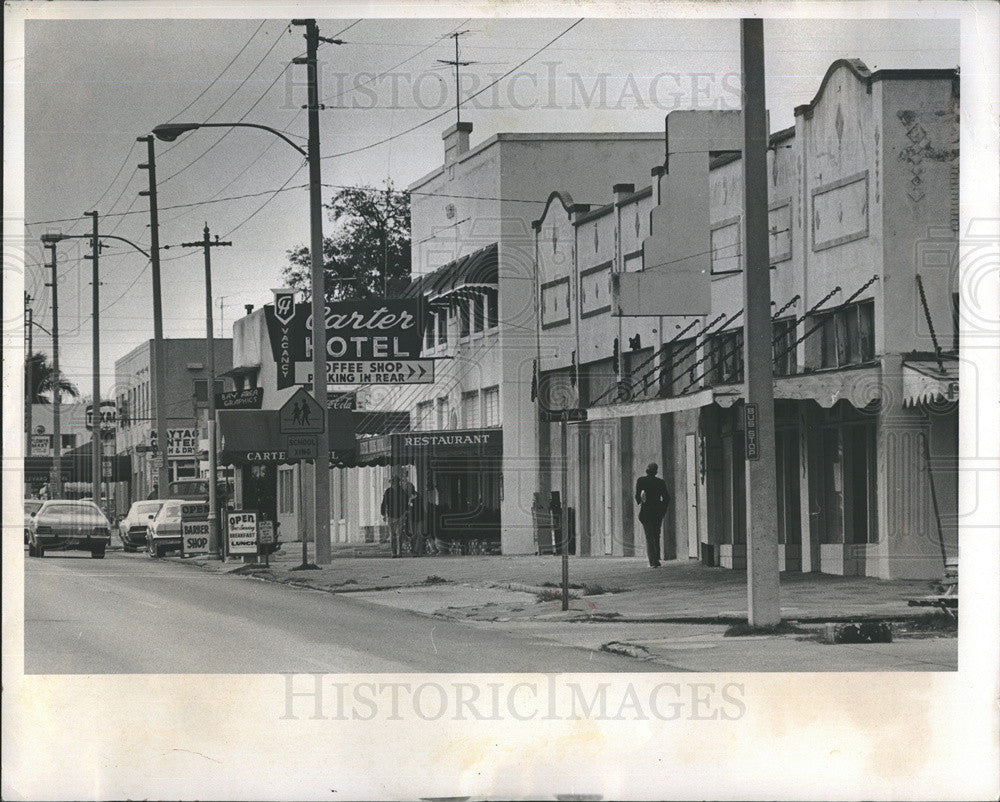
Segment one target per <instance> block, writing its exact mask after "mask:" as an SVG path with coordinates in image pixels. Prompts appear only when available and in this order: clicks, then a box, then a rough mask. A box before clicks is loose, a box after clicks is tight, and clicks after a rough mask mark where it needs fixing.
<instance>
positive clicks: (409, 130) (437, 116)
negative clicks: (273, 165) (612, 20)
mask: <svg viewBox="0 0 1000 802" xmlns="http://www.w3.org/2000/svg"><path fill="white" fill-rule="evenodd" d="M581 22H583V18H582V17H581V18H580V19H578V20H577V21H576V22H574V23H573V24H572V25H570V26H569V27H568V28H566V29H565V30H564V31H562V33H560V34H558V35H557V36H556V37H555V38H553V39H550V40H549V41H548V42H547V43H546V44H544V45H542V46H541V47H540V48H538V49H537V50H536V51H535V52H533V53H532V54H531V55H530V56H528V57H527V58H526V59H524V60H523V61H521V62H519V63H518V64H516V65H514V66H513V67H511V68H510V69H509V70H507V72H505V73H504V74H503V75H501V76H500V77H499V78H497V79H496V80H494V81H491V82H490V83H488V84H486V86H484V87H483V88H482V89H480V90H479V91H477V92H474V93H473V94H471V95H469V97H467V98H465V101H466V102H467V101H469V100H472V99H473V98H476V97H478V96H479V95H481V94H482V93H483V92H485V91H486V90H487V89H492V88H493V87H494V86H496V85H497V84H498V83H500V81H502V80H503V79H504V78H506V77H507V76H508V75H510V74H511V73H513V72H515V71H516V70H519V69H520V68H521V67H523V66H524V65H525V64H527V63H528V62H529V61H531V60H532V59H533V58H534V57H535V56H537V55H538V54H539V53H541V52H543V51H544V50H545V49H546V48H548V47H549V46H550V45H551V44H552V43H553V42H557V41H558V40H559V39H561V38H562V37H564V36H565V35H566V34H568V33H569V32H570V31H571V30H573V29H574V28H575V27H576V26H577V25H579V24H580V23H581ZM451 112H452V110H451V109H445V110H444V111H442V112H440V113H438V114H435V115H434V116H433V117H431V118H429V119H427V120H424V121H423V122H422V123H418V124H417V125H414V126H411V127H410V128H407V129H406V130H405V131H400V132H399V133H396V134H393V135H392V136H389V137H386V138H385V139H381V140H379V141H378V142H372V143H371V144H368V145H363V146H362V147H359V148H352V149H351V150H345V151H341V152H340V153H331V154H330V155H329V156H321V157H320V158H322V159H336V158H339V157H341V156H350V155H351V154H354V153H361V152H362V151H366V150H371V149H372V148H376V147H378V146H379V145H384V144H386V143H387V142H392V141H393V140H394V139H399V138H400V137H402V136H406V135H407V134H410V133H413V132H414V131H416V130H417V129H419V128H423V127H424V126H425V125H429V124H430V123H432V122H434V121H435V120H439V119H441V118H442V117H444V116H445V115H448V114H451Z"/></svg>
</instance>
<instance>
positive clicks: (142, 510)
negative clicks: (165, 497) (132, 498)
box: [132, 501, 163, 517]
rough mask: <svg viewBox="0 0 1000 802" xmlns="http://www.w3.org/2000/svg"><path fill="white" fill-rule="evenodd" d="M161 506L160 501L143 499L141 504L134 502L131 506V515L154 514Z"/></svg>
mask: <svg viewBox="0 0 1000 802" xmlns="http://www.w3.org/2000/svg"><path fill="white" fill-rule="evenodd" d="M162 506H163V502H162V501H144V502H142V503H141V504H135V505H134V506H133V507H132V513H134V515H133V517H134V516H135V515H156V513H158V512H159V511H160V507H162Z"/></svg>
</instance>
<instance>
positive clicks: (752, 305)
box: [740, 19, 781, 627]
mask: <svg viewBox="0 0 1000 802" xmlns="http://www.w3.org/2000/svg"><path fill="white" fill-rule="evenodd" d="M740 53H741V59H742V66H743V131H744V142H743V219H744V221H745V224H744V226H743V254H744V259H745V263H744V266H743V295H744V298H743V301H744V310H745V312H744V315H743V318H744V327H743V342H744V353H745V362H744V364H745V371H744V372H745V377H744V380H745V382H746V392H745V397H746V402H745V404H744V413H745V421H744V422H745V436H746V522H747V610H748V614H749V616H748V617H749V624H750V626H751V627H771V626H774V625H776V624H777V623H778V622H779V621H781V607H780V604H779V574H778V513H777V486H776V477H775V454H774V379H773V374H772V361H773V358H774V356H773V353H772V349H771V338H772V336H773V335H772V331H771V265H770V257H769V254H768V230H767V146H768V130H767V111H766V108H765V103H764V23H763V21H762V20H760V19H744V20H742V21H741V22H740Z"/></svg>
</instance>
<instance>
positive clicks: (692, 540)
mask: <svg viewBox="0 0 1000 802" xmlns="http://www.w3.org/2000/svg"><path fill="white" fill-rule="evenodd" d="M684 460H685V474H684V475H685V486H686V487H687V532H688V557H693V558H697V557H698V541H699V539H700V538H699V537H698V534H699V533H698V520H699V517H700V516H699V515H698V449H697V444H696V443H695V437H694V435H693V434H689V435H686V436H685V437H684Z"/></svg>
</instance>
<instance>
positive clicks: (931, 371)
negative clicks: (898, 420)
mask: <svg viewBox="0 0 1000 802" xmlns="http://www.w3.org/2000/svg"><path fill="white" fill-rule="evenodd" d="M942 368H943V370H942ZM941 401H956V402H957V401H958V360H957V359H948V360H944V359H943V360H942V362H941V365H940V367H939V366H938V362H937V360H936V359H908V360H904V361H903V406H905V407H915V406H917V405H918V404H928V403H935V402H941Z"/></svg>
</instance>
